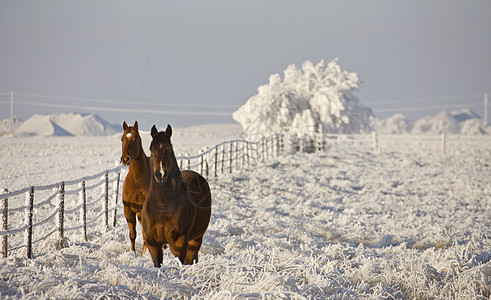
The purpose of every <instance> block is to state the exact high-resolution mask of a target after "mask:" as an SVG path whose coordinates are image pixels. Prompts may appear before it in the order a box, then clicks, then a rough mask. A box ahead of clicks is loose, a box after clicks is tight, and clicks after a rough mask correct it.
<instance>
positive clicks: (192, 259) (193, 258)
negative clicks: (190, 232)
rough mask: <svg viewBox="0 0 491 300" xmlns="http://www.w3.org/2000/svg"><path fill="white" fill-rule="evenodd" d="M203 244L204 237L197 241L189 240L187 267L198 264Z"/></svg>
mask: <svg viewBox="0 0 491 300" xmlns="http://www.w3.org/2000/svg"><path fill="white" fill-rule="evenodd" d="M202 242H203V236H200V237H199V238H197V239H194V240H189V242H188V249H187V252H186V260H185V264H186V265H192V264H193V263H198V251H199V249H200V248H201V243H202Z"/></svg>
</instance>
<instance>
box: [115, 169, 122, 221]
mask: <svg viewBox="0 0 491 300" xmlns="http://www.w3.org/2000/svg"><path fill="white" fill-rule="evenodd" d="M120 177H121V172H118V179H117V180H116V198H115V200H114V205H115V206H116V208H115V209H114V220H113V227H116V222H117V221H116V215H117V214H118V208H117V205H118V196H119V179H120Z"/></svg>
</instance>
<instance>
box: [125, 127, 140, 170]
mask: <svg viewBox="0 0 491 300" xmlns="http://www.w3.org/2000/svg"><path fill="white" fill-rule="evenodd" d="M123 130H124V131H123V136H121V142H123V149H122V154H121V162H122V163H123V165H125V166H129V165H130V163H131V160H133V159H138V158H139V157H140V155H141V152H142V151H141V149H142V146H141V145H142V140H141V137H140V133H139V132H138V121H135V124H133V126H128V124H126V121H124V122H123Z"/></svg>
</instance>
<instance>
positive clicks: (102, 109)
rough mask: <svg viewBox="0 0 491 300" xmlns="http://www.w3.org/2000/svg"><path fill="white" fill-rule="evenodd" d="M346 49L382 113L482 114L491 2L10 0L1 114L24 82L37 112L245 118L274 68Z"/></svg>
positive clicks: (0, 2)
mask: <svg viewBox="0 0 491 300" xmlns="http://www.w3.org/2000/svg"><path fill="white" fill-rule="evenodd" d="M334 58H339V64H340V65H341V67H342V68H343V69H345V70H347V71H351V72H356V73H358V74H359V76H360V78H361V80H362V81H363V84H362V86H361V88H360V89H359V91H358V96H359V99H360V101H361V102H362V103H364V104H366V105H368V106H370V107H372V108H373V109H374V111H375V113H376V115H377V116H378V117H387V116H389V115H392V114H394V113H396V112H398V111H400V112H403V113H405V114H406V115H407V116H408V117H409V118H410V119H415V118H419V117H422V116H425V115H428V114H434V113H435V112H438V111H441V110H443V109H448V110H452V109H455V108H460V107H464V106H470V107H471V108H472V109H473V110H474V111H475V112H477V113H478V114H479V115H481V116H482V115H483V108H482V103H483V94H484V93H486V92H488V93H491V1H489V0H468V1H460V0H459V1H456V0H438V1H433V0H432V1H427V0H416V1H415V0H411V1H394V0H387V1H379V0H375V1H366V0H360V1H349V0H340V1H327V0H322V1H320V0H319V1H309V0H307V1H285V0H277V1H276V0H275V1H272V0H261V1H256V0H247V1H240V2H239V1H231V0H220V1H213V0H208V1H203V0H201V1H163V0H158V1H127V0H110V1H108V0H97V1H92V0H90V1H68V0H60V1H53V0H44V1H38V0H32V1H23V0H16V1H13V0H12V1H11V0H0V118H1V119H3V118H6V117H8V116H9V113H10V106H9V104H8V103H7V102H8V100H9V94H6V93H8V92H10V91H14V93H15V94H14V95H15V103H16V104H15V108H14V113H15V115H17V116H19V117H21V118H23V119H26V118H28V117H29V116H30V115H32V114H33V113H53V112H61V111H64V112H94V113H97V114H98V115H100V116H102V117H103V118H104V119H106V120H108V121H110V122H112V123H121V122H122V121H123V120H126V121H128V122H131V123H132V122H133V121H134V120H138V121H139V122H140V126H141V127H143V128H142V129H145V130H148V129H149V128H150V127H151V125H153V124H157V125H158V126H159V127H164V125H165V124H167V123H171V124H173V125H174V126H187V125H194V124H200V123H231V122H233V119H232V117H231V113H232V112H233V111H235V110H236V109H237V108H238V107H239V106H241V105H243V104H244V103H245V102H246V101H247V99H248V98H249V97H251V96H253V95H255V94H256V93H257V87H258V86H259V85H262V84H266V83H267V82H268V78H269V75H270V74H273V73H280V74H281V75H282V72H283V70H284V69H285V68H286V67H287V66H288V65H289V64H296V65H297V66H300V65H301V64H302V63H303V62H304V61H306V60H310V61H312V62H314V63H317V62H318V61H320V60H321V59H324V60H325V61H326V62H328V61H330V60H331V59H334ZM47 96H57V97H60V98H57V97H47ZM63 97H66V98H63ZM490 98H491V96H490ZM93 99H99V100H98V101H94V100H93ZM490 101H491V99H490Z"/></svg>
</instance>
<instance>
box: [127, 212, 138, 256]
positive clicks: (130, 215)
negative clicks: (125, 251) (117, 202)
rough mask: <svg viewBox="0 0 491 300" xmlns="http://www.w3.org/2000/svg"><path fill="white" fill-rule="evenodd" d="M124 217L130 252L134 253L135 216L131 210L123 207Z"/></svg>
mask: <svg viewBox="0 0 491 300" xmlns="http://www.w3.org/2000/svg"><path fill="white" fill-rule="evenodd" d="M124 216H125V218H126V222H128V228H129V230H130V241H131V251H133V252H135V239H136V214H135V213H134V212H133V210H132V209H131V208H129V207H127V206H125V207H124Z"/></svg>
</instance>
